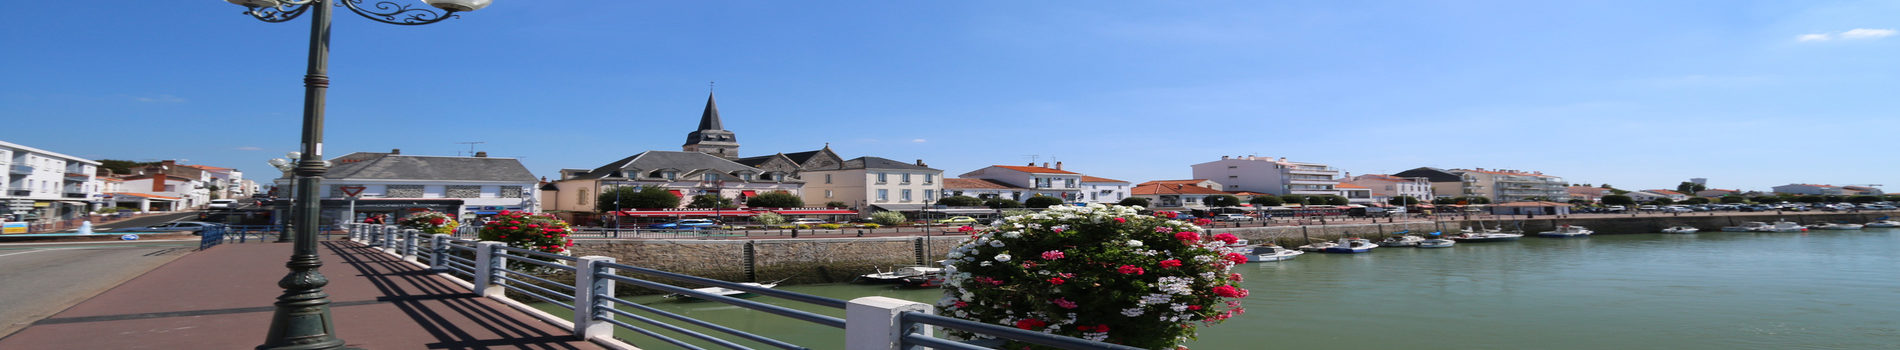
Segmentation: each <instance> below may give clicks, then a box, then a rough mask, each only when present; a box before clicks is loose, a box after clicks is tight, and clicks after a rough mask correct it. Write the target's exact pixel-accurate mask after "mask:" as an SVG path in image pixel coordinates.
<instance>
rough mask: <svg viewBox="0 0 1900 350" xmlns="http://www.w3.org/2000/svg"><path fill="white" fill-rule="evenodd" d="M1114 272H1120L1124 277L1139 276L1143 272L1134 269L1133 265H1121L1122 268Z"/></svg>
mask: <svg viewBox="0 0 1900 350" xmlns="http://www.w3.org/2000/svg"><path fill="white" fill-rule="evenodd" d="M1115 271H1116V272H1121V273H1122V274H1124V275H1141V274H1142V273H1143V272H1145V271H1143V270H1142V269H1141V268H1139V267H1135V265H1122V267H1118V268H1115Z"/></svg>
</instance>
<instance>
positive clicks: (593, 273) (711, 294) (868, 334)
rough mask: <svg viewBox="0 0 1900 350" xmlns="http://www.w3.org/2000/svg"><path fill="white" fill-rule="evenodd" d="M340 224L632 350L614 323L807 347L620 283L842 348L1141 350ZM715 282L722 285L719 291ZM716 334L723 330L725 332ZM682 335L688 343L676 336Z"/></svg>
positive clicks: (361, 238) (909, 305) (922, 309)
mask: <svg viewBox="0 0 1900 350" xmlns="http://www.w3.org/2000/svg"><path fill="white" fill-rule="evenodd" d="M346 229H347V231H348V235H349V238H350V239H351V240H353V241H357V242H361V243H363V244H366V245H369V246H372V247H377V248H379V249H381V250H383V251H384V252H387V253H389V254H391V255H395V256H399V257H401V258H402V259H403V260H406V261H410V262H414V263H417V264H419V265H422V266H424V267H427V268H429V269H430V270H432V271H435V272H438V273H440V274H442V276H445V277H449V278H452V279H454V280H455V282H456V283H458V284H462V285H463V286H465V287H468V288H469V289H470V290H472V291H474V292H475V293H476V294H477V295H480V296H482V297H487V298H493V299H496V300H498V301H501V302H503V303H504V304H508V305H510V306H513V307H515V308H517V309H521V311H523V312H526V313H529V314H531V315H535V316H536V317H537V318H541V319H542V320H543V321H547V322H550V323H554V324H557V325H562V326H568V327H571V330H572V333H573V335H574V336H576V337H579V338H582V339H587V340H590V341H595V342H598V343H601V344H604V345H609V346H612V347H621V348H632V346H631V345H628V344H626V343H624V342H622V341H621V340H620V339H617V338H615V336H614V335H613V333H614V329H615V328H621V329H627V330H629V331H632V332H634V333H639V334H641V335H643V336H645V337H647V338H651V339H653V340H658V341H661V342H665V343H668V344H672V345H674V346H679V347H682V348H687V349H701V348H702V347H701V346H699V345H695V344H693V343H691V342H690V341H693V340H697V341H700V342H704V343H710V344H713V345H714V346H715V347H719V348H729V349H749V348H750V347H748V346H745V345H741V344H739V343H737V342H736V341H735V340H733V339H729V338H737V339H742V340H744V341H750V342H756V343H759V344H765V345H766V346H768V347H772V348H779V349H808V348H807V347H805V346H801V345H797V344H792V343H789V342H786V341H782V340H778V339H773V338H771V337H768V336H765V335H760V334H755V333H750V332H746V331H742V330H739V329H735V328H732V327H727V326H724V325H719V324H716V323H713V322H708V321H705V320H699V319H695V318H692V317H690V316H687V315H681V314H678V313H673V312H668V311H665V310H660V309H657V308H654V307H651V306H647V305H644V304H640V303H636V302H632V301H628V300H626V299H621V298H619V297H617V296H616V295H615V294H614V290H615V289H617V287H619V286H622V285H626V286H632V287H639V288H647V289H652V290H657V291H661V292H667V293H673V294H672V295H671V296H672V297H675V298H692V299H699V300H705V301H711V302H717V303H722V304H727V305H732V306H737V307H740V308H744V309H749V310H754V311H759V312H764V313H768V314H772V315H777V316H782V317H787V318H791V319H794V320H799V321H803V322H808V323H813V324H817V325H822V326H827V327H832V328H839V329H843V330H844V331H845V338H846V346H845V349H847V350H872V349H921V348H936V349H992V348H994V347H995V346H1000V345H1002V341H1001V339H1011V340H1017V341H1022V342H1027V343H1032V344H1040V345H1047V346H1053V347H1057V348H1063V349H1116V350H1133V349H1137V348H1134V347H1128V346H1123V345H1115V344H1108V343H1102V342H1096V341H1090V340H1085V339H1080V338H1073V337H1066V336H1059V335H1053V334H1046V333H1041V332H1033V331H1027V330H1022V329H1017V328H1012V327H1007V326H1001V325H994V324H988V323H981V322H975V321H969V320H963V319H956V318H950V317H944V316H938V315H935V314H934V312H935V308H934V307H933V306H931V305H930V304H925V303H918V302H913V301H907V300H900V299H893V298H886V297H863V298H857V299H852V300H840V299H834V298H827V297H822V296H815V295H808V294H801V293H795V292H789V291H784V290H778V289H772V288H770V287H766V286H762V285H760V284H756V283H733V282H727V281H720V280H714V279H709V278H704V277H697V276H691V275H685V274H679V273H673V272H666V271H660V270H655V269H650V268H644V267H639V266H632V265H625V264H619V263H616V262H615V260H614V258H610V257H602V256H583V257H573V256H566V255H560V254H550V253H546V252H540V251H534V250H529V249H520V248H514V247H509V246H507V245H506V244H504V243H502V242H490V241H477V240H469V239H462V238H457V237H456V236H460V234H457V235H447V234H433V235H425V234H422V233H421V232H419V231H417V230H413V229H402V228H400V227H397V226H394V225H372V224H349V225H348V226H347V227H346ZM568 274H571V275H572V276H573V277H574V281H573V282H571V283H570V282H562V281H555V280H551V279H548V278H546V277H544V276H548V275H568ZM680 283H684V284H693V285H706V286H710V287H707V288H698V289H694V288H686V287H682V286H679V285H676V284H680ZM719 288H723V289H724V290H719ZM509 292H513V294H515V295H524V296H527V297H528V298H530V299H534V300H537V301H541V302H546V303H548V304H551V305H558V306H561V307H562V308H566V309H569V310H573V311H574V313H573V316H572V317H566V318H563V317H561V316H556V315H553V314H549V313H546V312H543V311H540V310H539V309H536V308H533V307H529V306H527V305H526V304H522V303H520V302H519V301H515V300H514V299H513V298H511V297H510V296H509V295H510V293H509ZM740 293H751V294H755V295H760V296H767V297H772V298H778V299H784V300H789V301H793V302H799V303H805V304H812V305H817V306H820V307H824V308H829V309H834V310H843V311H844V314H845V317H844V318H838V317H833V316H829V315H824V314H818V313H813V312H808V311H803V310H798V309H794V308H789V307H785V306H779V305H773V304H768V303H762V302H757V301H751V300H746V299H741V298H739V297H737V294H740ZM629 310H633V311H629ZM634 311H638V312H639V313H636V312H634ZM643 314H644V315H643ZM685 326H692V327H698V328H701V329H705V330H710V332H699V331H694V330H691V329H688V328H686V327H685ZM939 327H940V328H948V329H954V330H959V331H964V332H970V333H974V334H977V335H978V336H979V337H980V338H987V339H980V340H976V341H960V340H952V339H945V338H939V337H937V336H935V335H934V334H935V331H936V328H939ZM663 331H664V332H671V333H674V334H678V335H680V337H675V336H669V335H667V334H665V333H663ZM708 333H713V334H708ZM716 334H723V335H725V337H722V336H718V335H716ZM681 337H684V338H690V339H681Z"/></svg>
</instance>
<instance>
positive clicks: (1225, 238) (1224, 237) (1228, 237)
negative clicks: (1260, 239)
mask: <svg viewBox="0 0 1900 350" xmlns="http://www.w3.org/2000/svg"><path fill="white" fill-rule="evenodd" d="M1214 239H1215V240H1218V241H1221V242H1226V243H1227V244H1234V242H1239V241H1240V237H1235V236H1234V234H1232V233H1222V234H1218V235H1214Z"/></svg>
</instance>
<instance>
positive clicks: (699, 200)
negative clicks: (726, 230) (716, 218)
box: [686, 194, 739, 209]
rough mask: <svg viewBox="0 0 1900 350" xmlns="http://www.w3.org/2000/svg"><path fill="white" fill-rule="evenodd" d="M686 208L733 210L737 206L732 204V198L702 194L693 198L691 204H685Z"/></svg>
mask: <svg viewBox="0 0 1900 350" xmlns="http://www.w3.org/2000/svg"><path fill="white" fill-rule="evenodd" d="M686 207H687V208H706V209H710V208H715V207H717V208H722V209H735V208H738V207H739V206H737V205H733V204H732V198H726V197H720V196H719V195H716V194H702V195H697V196H693V202H692V203H687V204H686Z"/></svg>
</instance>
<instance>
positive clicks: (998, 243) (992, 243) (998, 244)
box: [990, 241, 1003, 248]
mask: <svg viewBox="0 0 1900 350" xmlns="http://www.w3.org/2000/svg"><path fill="white" fill-rule="evenodd" d="M990 246H991V247H997V248H1002V247H1003V241H990Z"/></svg>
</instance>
